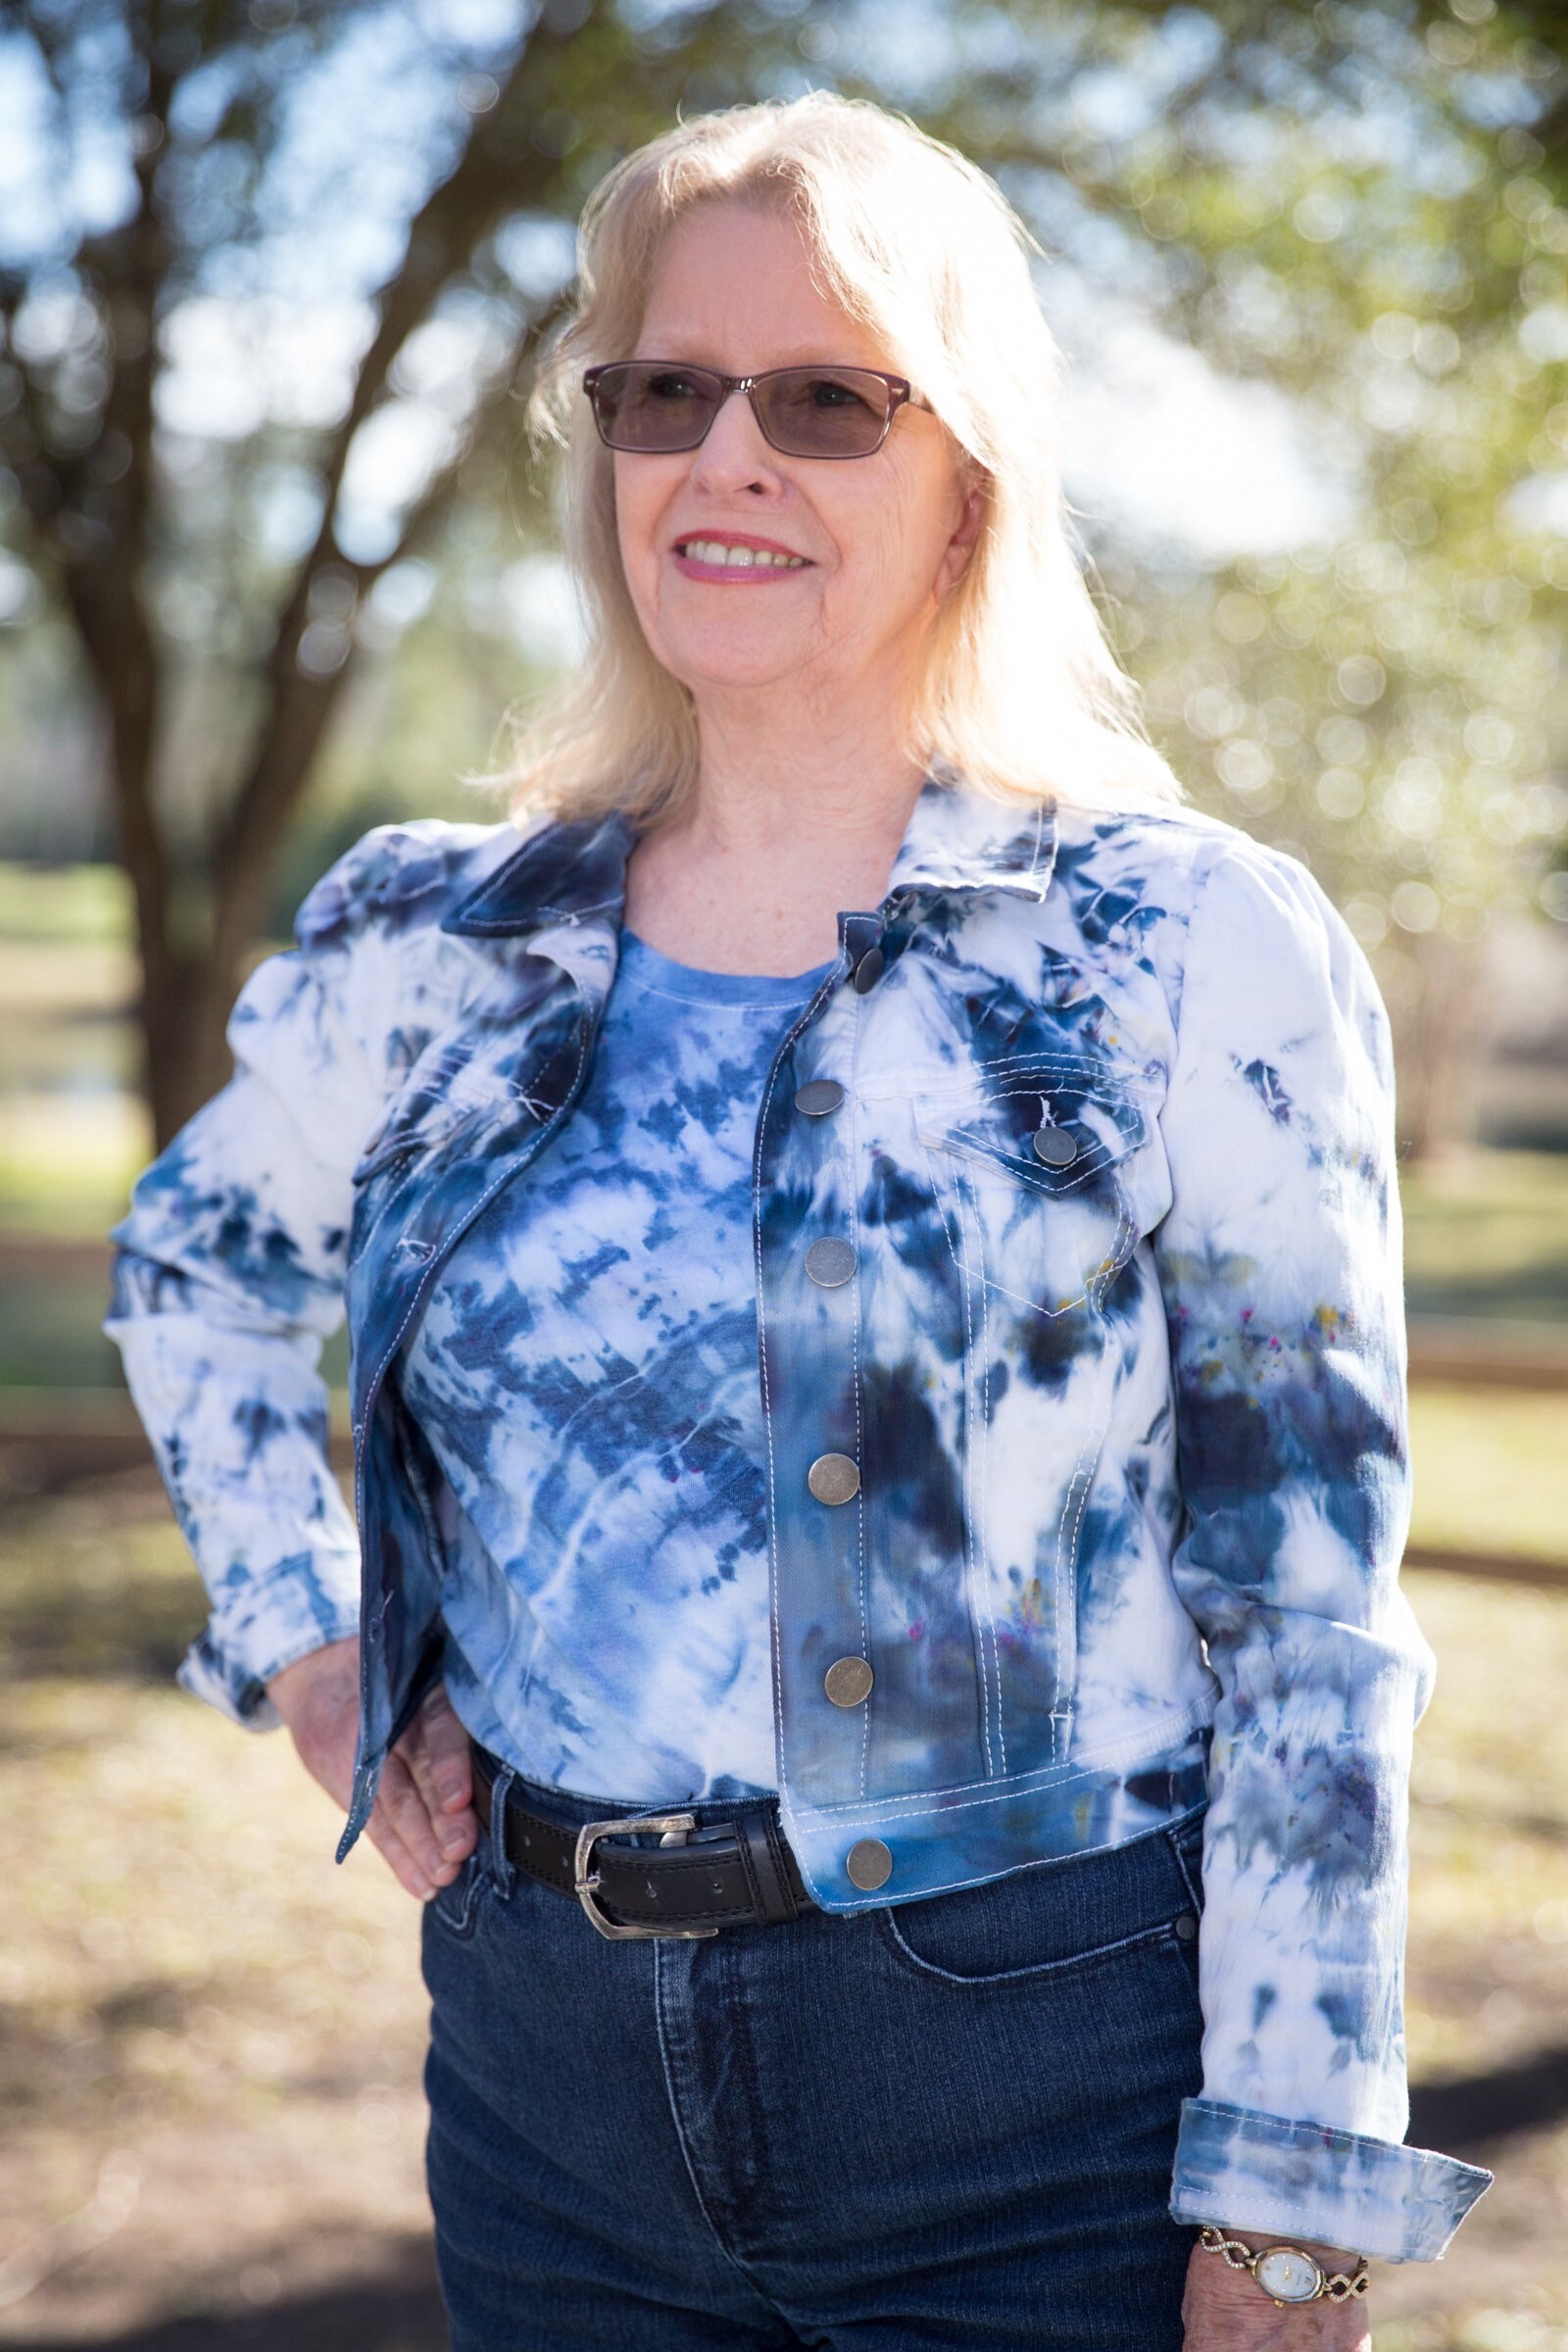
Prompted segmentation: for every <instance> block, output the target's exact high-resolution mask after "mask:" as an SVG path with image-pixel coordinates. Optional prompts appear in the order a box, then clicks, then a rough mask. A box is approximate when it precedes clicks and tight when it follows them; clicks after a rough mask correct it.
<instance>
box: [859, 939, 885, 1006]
mask: <svg viewBox="0 0 1568 2352" xmlns="http://www.w3.org/2000/svg"><path fill="white" fill-rule="evenodd" d="M886 963H887V957H886V956H884V955H883V953H882V951H881V949H880V948H867V949H866V951H865V954H864V955H863V956H861V957H860V960H859V962H858V964H857V965H856V967H855V993H856V995H857V996H858V997H864V996H868V995H869V994H870V992H871V990H872V989H873V988H875V986H876V984H877V982H878V981H879V980H880V979H881V977H882V972H883V967H884V966H885V964H886Z"/></svg>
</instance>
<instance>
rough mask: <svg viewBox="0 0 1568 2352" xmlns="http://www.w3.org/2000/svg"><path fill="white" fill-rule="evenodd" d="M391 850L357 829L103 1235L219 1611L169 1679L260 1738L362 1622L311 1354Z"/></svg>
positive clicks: (364, 1064) (325, 1298)
mask: <svg viewBox="0 0 1568 2352" xmlns="http://www.w3.org/2000/svg"><path fill="white" fill-rule="evenodd" d="M398 863H399V858H398V837H397V836H394V835H390V834H381V835H373V834H372V835H371V836H369V837H368V840H367V841H366V842H364V843H362V844H361V845H360V846H359V848H358V849H357V850H355V851H352V852H351V853H350V854H349V856H348V858H345V859H344V860H342V862H341V863H340V864H339V865H338V866H337V867H335V868H334V869H333V871H332V872H331V873H330V874H328V875H327V876H326V877H325V879H324V880H323V881H322V882H321V883H320V884H319V885H318V887H317V889H316V890H315V891H314V892H313V893H312V895H311V897H310V899H308V900H307V902H306V904H305V907H303V908H302V909H301V914H300V922H299V941H300V944H299V946H298V948H297V949H296V950H295V951H294V952H293V953H291V954H288V955H283V956H272V957H270V959H269V960H268V961H266V962H265V963H263V964H262V965H261V966H260V967H259V968H258V969H257V971H256V972H255V973H254V974H253V975H252V977H251V979H250V981H249V982H248V983H247V985H246V987H245V988H244V990H243V991H242V993H241V995H240V998H239V1001H238V1003H237V1005H236V1006H235V1009H234V1013H233V1017H232V1019H231V1020H230V1023H229V1029H228V1041H229V1045H230V1048H231V1050H232V1053H233V1058H234V1075H233V1078H232V1079H231V1081H230V1082H229V1084H228V1085H227V1086H226V1087H224V1089H223V1090H222V1092H221V1094H220V1095H218V1096H217V1097H215V1099H214V1100H213V1101H212V1102H211V1103H208V1105H207V1107H206V1108H205V1109H204V1110H202V1111H199V1112H198V1113H197V1115H196V1116H195V1117H194V1118H193V1119H192V1120H191V1121H190V1122H189V1124H188V1125H187V1126H186V1127H185V1128H183V1129H182V1131H181V1132H180V1134H179V1135H177V1136H176V1137H175V1139H174V1141H173V1142H172V1144H171V1145H170V1146H169V1148H168V1150H167V1151H166V1152H164V1153H163V1155H162V1157H161V1158H160V1159H158V1160H157V1161H156V1162H155V1163H154V1165H153V1166H152V1167H151V1168H149V1169H148V1170H147V1172H146V1174H145V1175H144V1176H143V1177H142V1178H141V1180H140V1182H139V1183H138V1184H137V1186H136V1188H135V1192H134V1194H133V1196H132V1201H131V1208H130V1213H129V1215H128V1216H127V1217H126V1218H125V1219H124V1220H123V1223H122V1224H121V1225H120V1226H118V1227H117V1228H116V1231H115V1233H114V1235H113V1237H112V1238H113V1239H114V1241H115V1242H116V1243H117V1244H118V1247H119V1256H118V1259H117V1263H116V1271H115V1286H114V1297H113V1304H112V1311H111V1314H110V1317H109V1320H108V1322H107V1323H106V1325H105V1329H106V1330H107V1332H108V1333H109V1335H110V1337H111V1338H112V1339H114V1340H115V1341H116V1342H117V1343H118V1345H119V1347H120V1349H121V1353H122V1356H123V1362H124V1367H125V1377H126V1380H127V1382H128V1384H129V1387H130V1391H131V1395H132V1397H133V1398H134V1400H135V1403H136V1407H137V1410H138V1412H139V1413H140V1415H141V1418H142V1421H143V1423H144V1424H145V1426H146V1430H147V1434H148V1437H149V1439H150V1440H151V1443H152V1446H153V1450H154V1452H155V1454H156V1456H157V1459H158V1464H159V1468H160V1469H161V1471H162V1473H163V1476H164V1480H165V1483H166V1485H167V1486H168V1489H169V1493H170V1496H171V1499H172V1502H173V1506H174V1510H175V1513H176V1515H177V1517H178V1519H179V1522H180V1525H181V1527H182V1529H183V1531H184V1534H185V1537H186V1540H187V1542H188V1543H189V1544H190V1547H191V1550H192V1552H193V1553H194V1555H195V1558H196V1563H197V1566H198V1567H199V1568H200V1570H201V1573H202V1577H203V1580H204V1582H205V1584H206V1586H207V1590H208V1593H209V1595H210V1597H211V1602H212V1616H211V1621H210V1623H209V1625H208V1627H207V1630H206V1632H205V1633H204V1634H203V1636H202V1637H201V1638H200V1640H199V1641H198V1642H196V1643H195V1645H194V1646H193V1648H192V1649H191V1651H190V1653H189V1655H188V1656H187V1658H186V1659H185V1662H184V1664H183V1666H182V1667H181V1669H180V1678H179V1679H180V1680H181V1682H182V1683H183V1684H184V1685H185V1686H186V1688H187V1689H188V1690H191V1691H195V1692H196V1693H197V1694H198V1695H199V1696H201V1697H203V1698H206V1699H209V1700H211V1701H212V1702H213V1703H214V1704H215V1705H216V1706H218V1707H220V1708H221V1709H222V1711H223V1712H224V1713H226V1714H228V1715H231V1716H232V1717H234V1718H235V1720H236V1721H239V1722H242V1723H246V1724H249V1725H251V1726H252V1727H254V1728H258V1729H260V1728H263V1727H266V1726H269V1725H271V1724H274V1723H275V1722H276V1720H277V1717H276V1713H275V1710H274V1709H273V1707H272V1706H271V1703H270V1700H269V1699H268V1697H267V1694H266V1690H265V1685H266V1684H267V1682H268V1681H269V1679H270V1677H271V1676H272V1675H274V1674H276V1673H278V1672H279V1671H280V1670H281V1669H282V1668H283V1667H284V1666H287V1665H290V1664H291V1663H292V1662H293V1661H294V1660H295V1659H296V1658H300V1657H304V1656H305V1655H307V1654H308V1653H309V1652H310V1651H311V1650H314V1649H319V1648H320V1647H322V1646H323V1645H324V1644H325V1643H327V1642H334V1641H337V1640H340V1639H341V1638H343V1637H344V1636H346V1635H350V1634H354V1633H357V1632H358V1630H359V1586H360V1574H359V1545H358V1543H357V1540H356V1537H355V1532H354V1526H353V1521H352V1519H351V1517H350V1514H349V1512H348V1509H347V1508H346V1506H345V1504H344V1501H343V1497H342V1495H341V1494H340V1492H339V1490H338V1486H337V1482H336V1479H335V1478H334V1477H333V1475H332V1472H331V1470H330V1468H329V1466H328V1461H327V1451H326V1447H327V1395H326V1389H325V1386H324V1384H323V1383H322V1381H321V1378H320V1376H319V1371H318V1368H317V1367H318V1364H319V1356H320V1348H321V1342H322V1340H323V1339H324V1338H326V1337H327V1336H328V1335H329V1334H330V1333H331V1332H333V1331H334V1330H335V1329H336V1328H337V1326H338V1325H339V1324H340V1323H341V1321H342V1319H343V1303H342V1292H343V1282H344V1275H345V1271H346V1263H347V1251H348V1234H349V1224H350V1220H351V1216H352V1201H353V1184H352V1171H353V1168H354V1165H355V1161H356V1159H357V1157H358V1155H359V1151H360V1147H361V1141H362V1139H363V1138H364V1137H366V1136H367V1135H368V1133H369V1132H370V1130H371V1129H372V1127H373V1126H374V1124H375V1123H376V1121H377V1118H378V1116H379V1115H380V1112H381V1110H382V1108H383V1106H384V1103H385V1100H386V1095H387V1091H388V1062H389V1056H388V1054H387V1052H386V1050H385V1046H384V1044H383V1043H381V1040H382V1039H383V1038H384V1034H385V1031H386V1029H387V1027H388V1025H389V1024H388V1020H387V1016H386V1009H385V1007H386V1005H387V1002H388V996H389V992H390V990H391V988H392V986H393V982H394V977H395V975H394V974H393V972H392V971H391V970H390V968H389V965H388V957H389V955H391V954H393V953H395V936H394V937H391V938H389V936H388V933H389V930H390V931H391V932H392V933H393V934H394V935H395V931H396V925H395V924H394V925H391V926H388V925H387V924H386V923H385V922H384V921H381V922H378V921H376V920H375V916H376V913H377V910H378V908H379V909H381V910H382V911H384V908H385V905H386V901H387V898H388V896H389V894H392V893H394V892H395V887H396V873H397V867H398ZM378 998H379V1005H377V999H378ZM404 1042H405V1044H406V1043H407V1038H406V1037H405V1040H404ZM378 1047H379V1050H377V1048H378Z"/></svg>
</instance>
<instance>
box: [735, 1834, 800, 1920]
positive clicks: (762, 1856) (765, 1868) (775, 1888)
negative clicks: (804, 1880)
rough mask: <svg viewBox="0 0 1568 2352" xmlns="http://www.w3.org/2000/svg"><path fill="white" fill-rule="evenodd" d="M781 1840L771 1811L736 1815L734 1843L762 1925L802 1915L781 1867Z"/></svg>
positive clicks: (782, 1859) (782, 1857)
mask: <svg viewBox="0 0 1568 2352" xmlns="http://www.w3.org/2000/svg"><path fill="white" fill-rule="evenodd" d="M781 1842H782V1841H781V1839H780V1837H779V1833H778V1829H777V1827H776V1825H775V1823H774V1821H773V1818H772V1816H771V1814H770V1813H744V1812H743V1813H739V1814H737V1816H736V1820H735V1843H736V1845H737V1847H738V1848H739V1850H740V1854H741V1858H742V1860H743V1861H744V1863H745V1865H746V1878H747V1883H748V1885H749V1887H750V1888H751V1894H752V1901H753V1903H754V1904H755V1905H756V1908H757V1916H758V1919H759V1920H760V1923H761V1925H762V1926H763V1927H764V1928H774V1927H781V1926H783V1925H784V1924H785V1923H786V1922H787V1921H789V1920H792V1919H799V1918H800V1916H801V1906H800V1904H799V1903H798V1902H797V1901H796V1900H795V1896H794V1894H793V1892H792V1891H791V1887H790V1883H789V1879H788V1876H787V1875H786V1872H785V1869H784V1856H783V1852H782V1850H781Z"/></svg>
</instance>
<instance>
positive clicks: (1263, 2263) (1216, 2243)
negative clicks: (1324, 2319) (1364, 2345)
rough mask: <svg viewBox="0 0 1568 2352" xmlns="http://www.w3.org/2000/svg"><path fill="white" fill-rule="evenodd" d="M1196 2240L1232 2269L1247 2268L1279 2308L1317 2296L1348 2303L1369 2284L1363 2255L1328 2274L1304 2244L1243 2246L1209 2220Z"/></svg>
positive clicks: (1363, 2291) (1206, 2251) (1316, 2298)
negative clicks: (1351, 2265) (1347, 2267)
mask: <svg viewBox="0 0 1568 2352" xmlns="http://www.w3.org/2000/svg"><path fill="white" fill-rule="evenodd" d="M1198 2242H1199V2244H1200V2245H1201V2247H1202V2249H1203V2251H1204V2253H1205V2254H1218V2255H1219V2256H1220V2257H1221V2258H1222V2260H1223V2261H1225V2262H1226V2263H1228V2264H1229V2266H1230V2268H1231V2269H1232V2270H1233V2271H1250V2273H1251V2275H1252V2277H1253V2278H1254V2279H1255V2280H1256V2282H1257V2284H1258V2285H1259V2286H1260V2287H1261V2288H1262V2290H1263V2292H1264V2294H1265V2295H1267V2297H1268V2299H1269V2301H1270V2302H1271V2303H1272V2304H1274V2305H1275V2306H1276V2307H1277V2308H1278V2309H1279V2310H1281V2311H1284V2310H1285V2309H1286V2308H1287V2307H1288V2306H1289V2305H1291V2304H1293V2303H1315V2302H1316V2301H1317V2300H1318V2298H1319V2296H1323V2297H1325V2298H1326V2299H1327V2300H1328V2301H1329V2302H1330V2303H1348V2302H1349V2301H1350V2300H1351V2298H1352V2297H1353V2296H1355V2295H1364V2294H1365V2293H1366V2290H1367V2288H1368V2286H1369V2285H1370V2284H1371V2280H1370V2278H1369V2277H1368V2274H1367V2267H1366V2256H1365V2255H1364V2254H1358V2255H1357V2256H1356V2258H1355V2267H1354V2268H1353V2270H1349V2271H1335V2272H1333V2273H1330V2272H1328V2271H1325V2270H1324V2268H1323V2265H1322V2264H1321V2263H1320V2262H1319V2261H1318V2259H1317V2256H1316V2255H1315V2254H1308V2252H1307V2251H1306V2248H1305V2247H1304V2246H1293V2245H1290V2244H1282V2243H1279V2242H1278V2241H1276V2242H1275V2243H1273V2244H1270V2245H1266V2246H1257V2247H1253V2246H1249V2245H1244V2243H1243V2242H1242V2240H1241V2239H1240V2238H1239V2237H1227V2235H1226V2234H1225V2231H1224V2230H1223V2229H1218V2228H1217V2227H1216V2226H1215V2224H1214V2223H1212V2222H1204V2223H1203V2225H1202V2227H1201V2229H1200V2230H1199V2232H1198ZM1277 2289H1283V2290H1284V2291H1283V2292H1277V2291H1276V2290H1277ZM1293 2290H1294V2291H1293Z"/></svg>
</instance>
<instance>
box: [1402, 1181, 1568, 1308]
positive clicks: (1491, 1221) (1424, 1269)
mask: <svg viewBox="0 0 1568 2352" xmlns="http://www.w3.org/2000/svg"><path fill="white" fill-rule="evenodd" d="M1400 1194H1401V1198H1402V1201H1403V1204H1404V1243H1405V1286H1406V1295H1407V1298H1408V1300H1409V1304H1410V1308H1411V1311H1412V1312H1413V1313H1416V1314H1427V1315H1476V1316H1485V1317H1492V1318H1497V1319H1500V1320H1504V1321H1507V1320H1514V1319H1518V1320H1520V1321H1525V1322H1532V1323H1552V1322H1557V1323H1568V1154H1559V1153H1553V1152H1486V1151H1481V1150H1476V1151H1472V1152H1463V1153H1461V1154H1458V1155H1456V1156H1455V1157H1454V1158H1453V1159H1452V1160H1450V1161H1444V1162H1441V1163H1438V1164H1435V1165H1434V1166H1432V1167H1429V1168H1420V1169H1409V1170H1406V1172H1405V1174H1404V1176H1403V1178H1402V1180H1401V1184H1400Z"/></svg>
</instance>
